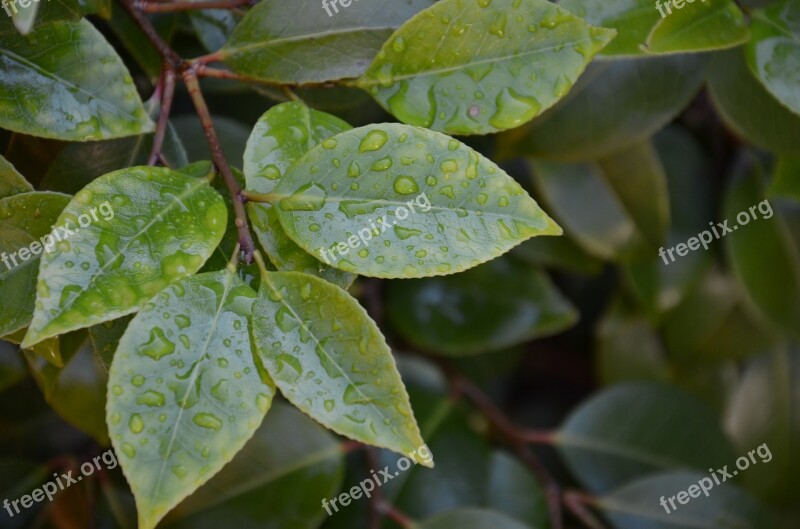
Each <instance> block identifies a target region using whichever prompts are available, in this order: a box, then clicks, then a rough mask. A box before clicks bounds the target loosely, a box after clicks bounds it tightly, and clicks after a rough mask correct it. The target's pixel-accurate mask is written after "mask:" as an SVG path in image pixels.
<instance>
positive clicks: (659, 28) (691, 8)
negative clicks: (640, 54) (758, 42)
mask: <svg viewBox="0 0 800 529" xmlns="http://www.w3.org/2000/svg"><path fill="white" fill-rule="evenodd" d="M645 1H646V0H645ZM749 38H750V32H749V31H748V29H747V23H746V22H745V17H744V15H743V14H742V11H741V10H740V9H739V7H738V6H737V5H736V2H734V1H733V0H702V1H700V2H694V3H687V4H685V7H684V8H683V9H678V10H677V11H673V13H672V14H671V15H668V16H666V17H664V18H662V19H661V20H659V21H658V23H657V24H656V25H655V26H654V27H653V30H652V31H651V32H650V35H648V37H647V42H646V43H645V44H644V45H643V47H644V48H645V49H646V50H647V51H648V52H649V53H685V52H692V51H711V50H722V49H726V48H733V47H735V46H739V45H741V44H744V43H745V42H747V41H748V39H749Z"/></svg>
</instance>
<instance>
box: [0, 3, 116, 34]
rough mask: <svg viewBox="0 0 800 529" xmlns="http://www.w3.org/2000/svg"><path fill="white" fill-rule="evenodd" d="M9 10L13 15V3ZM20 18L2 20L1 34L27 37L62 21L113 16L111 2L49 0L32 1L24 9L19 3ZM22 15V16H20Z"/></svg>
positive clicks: (0, 23) (0, 24)
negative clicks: (87, 16)
mask: <svg viewBox="0 0 800 529" xmlns="http://www.w3.org/2000/svg"><path fill="white" fill-rule="evenodd" d="M8 4H9V9H10V10H11V13H12V14H13V9H14V8H13V7H11V2H8ZM17 10H18V16H15V17H11V18H6V17H3V18H2V19H0V33H11V34H13V35H16V36H19V33H22V34H23V35H27V34H28V33H29V32H30V30H31V29H37V30H38V29H41V27H42V26H45V25H47V24H50V23H52V22H57V21H60V20H73V21H78V20H80V19H81V18H82V17H83V16H85V15H90V14H94V13H98V14H99V15H100V16H102V17H103V18H109V17H110V15H111V2H109V1H108V0H47V1H46V2H42V1H39V2H36V1H35V0H32V1H31V2H30V6H29V7H27V8H22V6H21V5H20V4H19V3H17ZM20 15H21V16H20Z"/></svg>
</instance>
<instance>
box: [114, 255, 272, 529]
mask: <svg viewBox="0 0 800 529" xmlns="http://www.w3.org/2000/svg"><path fill="white" fill-rule="evenodd" d="M255 297H256V296H255V292H253V290H252V289H250V288H249V287H247V286H246V285H245V284H244V283H242V282H241V280H239V279H238V277H236V274H235V273H234V272H233V271H228V270H226V271H221V272H212V273H209V274H201V275H197V276H194V277H191V278H187V279H183V280H181V281H178V282H177V283H175V284H173V285H172V286H170V287H168V288H167V289H165V290H164V291H163V292H161V293H159V294H158V296H156V297H155V298H154V299H153V301H152V302H151V303H149V304H147V305H146V306H145V307H144V309H142V311H141V312H139V314H138V315H137V316H136V317H135V318H134V319H133V321H131V323H130V325H129V326H128V329H127V331H126V332H125V334H124V335H123V337H122V339H121V340H120V343H119V347H118V348H117V352H116V354H115V355H114V361H113V363H112V364H111V371H110V373H109V382H108V406H107V411H106V420H107V422H108V427H109V432H110V435H111V439H112V443H113V445H114V449H115V450H116V452H117V454H118V455H119V458H120V464H121V465H122V469H123V471H124V472H125V476H126V477H127V478H128V483H129V484H130V486H131V489H132V490H133V494H134V496H135V497H136V505H137V509H138V512H139V527H140V529H152V528H153V527H155V526H156V524H157V523H158V522H159V520H161V518H163V517H164V515H165V514H166V513H167V512H169V511H170V510H171V509H172V508H173V507H175V506H176V505H177V504H178V503H179V502H180V501H181V500H182V499H184V498H185V497H187V496H188V495H190V494H191V493H193V492H194V491H195V490H196V489H197V488H198V487H199V486H201V485H202V484H204V483H205V482H206V481H208V480H209V479H210V478H211V477H212V476H213V475H214V474H216V473H217V472H219V470H220V469H222V467H223V466H225V465H226V464H227V463H228V462H229V461H230V460H231V459H233V457H234V455H236V453H237V452H239V450H241V449H242V447H243V446H244V445H245V443H246V442H247V441H248V440H249V439H250V437H252V435H253V434H254V433H255V431H256V430H257V429H258V427H259V426H260V425H261V422H262V420H263V418H264V416H265V414H266V413H267V410H269V407H270V404H271V402H272V397H273V396H274V387H273V386H272V384H271V382H270V381H269V378H268V377H266V375H265V374H263V372H262V370H261V368H260V366H259V364H258V363H257V361H256V359H255V357H254V353H253V349H252V345H251V342H250V335H249V333H248V322H249V316H250V313H251V310H252V306H253V301H254V299H255Z"/></svg>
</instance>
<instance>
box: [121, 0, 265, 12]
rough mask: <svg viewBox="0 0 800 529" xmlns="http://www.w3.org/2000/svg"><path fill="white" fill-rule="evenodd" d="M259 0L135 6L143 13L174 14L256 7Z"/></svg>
mask: <svg viewBox="0 0 800 529" xmlns="http://www.w3.org/2000/svg"><path fill="white" fill-rule="evenodd" d="M257 2H258V0H208V1H202V2H152V1H150V2H148V1H144V2H135V3H134V4H133V6H134V7H135V8H136V9H138V10H139V11H141V12H143V13H174V12H176V11H191V10H195V9H235V8H237V7H242V6H252V5H255V4H256V3H257Z"/></svg>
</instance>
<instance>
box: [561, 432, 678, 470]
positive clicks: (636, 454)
mask: <svg viewBox="0 0 800 529" xmlns="http://www.w3.org/2000/svg"><path fill="white" fill-rule="evenodd" d="M555 444H556V445H557V446H565V447H568V448H578V449H584V450H593V451H595V452H598V453H603V454H609V455H614V456H618V457H620V458H621V459H627V460H629V461H632V462H635V463H641V464H646V465H650V466H652V467H656V468H663V469H671V468H692V467H690V466H689V465H687V464H685V463H684V462H682V461H676V460H672V459H667V458H660V457H656V456H652V455H650V454H649V453H647V452H643V451H641V450H639V449H637V448H635V447H632V446H630V445H623V444H614V443H609V442H603V441H602V440H599V439H597V438H591V437H582V436H576V435H572V434H570V433H565V432H559V433H558V434H557V435H556V438H555Z"/></svg>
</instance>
